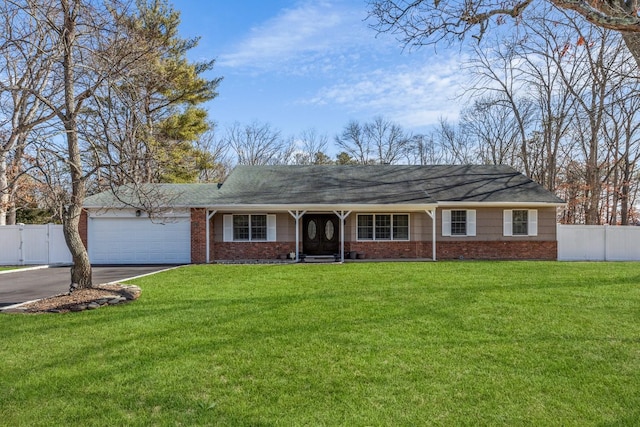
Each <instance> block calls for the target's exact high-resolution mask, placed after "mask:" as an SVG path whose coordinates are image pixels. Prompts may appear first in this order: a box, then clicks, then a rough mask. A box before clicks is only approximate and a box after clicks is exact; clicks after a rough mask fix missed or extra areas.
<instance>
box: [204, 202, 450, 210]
mask: <svg viewBox="0 0 640 427" xmlns="http://www.w3.org/2000/svg"><path fill="white" fill-rule="evenodd" d="M192 207H196V206H192ZM200 207H201V208H206V209H216V210H218V211H230V212H231V211H233V212H241V211H269V212H277V211H282V212H287V211H307V212H333V211H352V212H414V211H415V212H418V211H420V212H423V211H425V210H433V209H436V208H437V207H438V204H437V203H429V204H425V203H420V204H359V203H349V204H316V203H305V204H227V205H215V206H200Z"/></svg>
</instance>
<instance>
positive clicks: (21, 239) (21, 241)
mask: <svg viewBox="0 0 640 427" xmlns="http://www.w3.org/2000/svg"><path fill="white" fill-rule="evenodd" d="M16 225H17V226H18V227H19V228H18V235H19V236H20V246H19V252H20V257H19V259H18V264H19V265H24V233H23V232H24V224H23V223H21V222H19V223H18V224H16Z"/></svg>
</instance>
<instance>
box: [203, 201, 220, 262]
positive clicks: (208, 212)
mask: <svg viewBox="0 0 640 427" xmlns="http://www.w3.org/2000/svg"><path fill="white" fill-rule="evenodd" d="M216 212H218V211H217V210H212V211H210V210H208V209H207V212H206V214H205V216H206V218H207V224H206V226H205V229H206V231H205V233H207V237H206V239H205V241H206V242H207V264H209V262H211V260H210V259H209V258H210V257H211V256H210V255H209V253H210V251H209V248H210V246H211V244H210V243H209V240H210V237H209V236H210V233H209V223H210V222H211V218H213V216H214V215H215V214H216Z"/></svg>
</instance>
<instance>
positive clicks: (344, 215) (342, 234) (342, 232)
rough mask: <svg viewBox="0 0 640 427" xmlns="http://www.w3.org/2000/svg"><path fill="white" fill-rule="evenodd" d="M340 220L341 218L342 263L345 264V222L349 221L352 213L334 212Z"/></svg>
mask: <svg viewBox="0 0 640 427" xmlns="http://www.w3.org/2000/svg"><path fill="white" fill-rule="evenodd" d="M333 213H334V214H336V216H337V217H338V218H340V262H344V220H345V219H347V217H348V216H349V214H350V213H351V211H348V212H347V213H344V211H340V213H338V211H333Z"/></svg>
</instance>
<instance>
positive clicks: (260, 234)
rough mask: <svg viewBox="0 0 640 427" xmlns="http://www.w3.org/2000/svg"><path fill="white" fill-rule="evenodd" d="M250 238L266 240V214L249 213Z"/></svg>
mask: <svg viewBox="0 0 640 427" xmlns="http://www.w3.org/2000/svg"><path fill="white" fill-rule="evenodd" d="M251 240H267V216H266V215H251Z"/></svg>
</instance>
